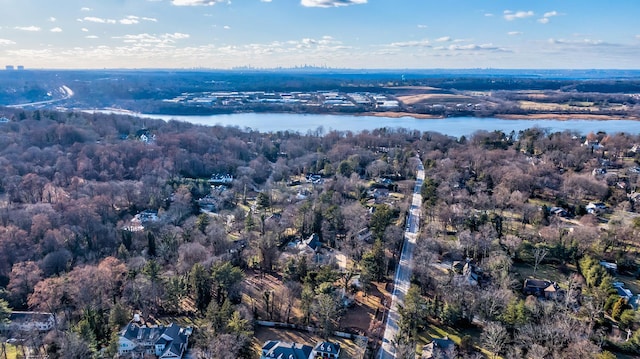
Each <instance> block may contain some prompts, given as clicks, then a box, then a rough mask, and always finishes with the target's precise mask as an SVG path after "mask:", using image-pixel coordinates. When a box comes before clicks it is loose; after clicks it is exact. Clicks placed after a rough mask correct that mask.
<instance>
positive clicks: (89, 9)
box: [80, 7, 91, 11]
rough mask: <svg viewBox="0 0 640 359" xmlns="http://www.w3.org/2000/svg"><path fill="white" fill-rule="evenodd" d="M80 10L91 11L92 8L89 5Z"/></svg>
mask: <svg viewBox="0 0 640 359" xmlns="http://www.w3.org/2000/svg"><path fill="white" fill-rule="evenodd" d="M80 11H91V8H89V7H83V8H81V9H80Z"/></svg>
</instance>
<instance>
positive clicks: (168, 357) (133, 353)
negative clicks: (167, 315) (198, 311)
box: [118, 322, 192, 359]
mask: <svg viewBox="0 0 640 359" xmlns="http://www.w3.org/2000/svg"><path fill="white" fill-rule="evenodd" d="M191 333H192V329H191V328H189V327H187V328H182V327H180V326H179V325H177V324H174V323H171V324H170V325H168V326H164V325H160V326H155V325H154V326H146V325H139V324H138V323H135V322H131V323H129V324H128V325H127V326H126V327H125V328H124V329H123V330H122V331H121V332H120V338H119V339H118V355H119V356H120V357H122V358H145V355H146V356H148V355H155V356H156V357H157V358H160V359H180V358H182V355H183V354H184V352H185V350H186V349H187V345H188V344H189V336H190V335H191Z"/></svg>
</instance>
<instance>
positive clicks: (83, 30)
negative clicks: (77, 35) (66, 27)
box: [80, 27, 89, 32]
mask: <svg viewBox="0 0 640 359" xmlns="http://www.w3.org/2000/svg"><path fill="white" fill-rule="evenodd" d="M80 30H82V32H89V29H87V28H86V27H83V28H82V29H80Z"/></svg>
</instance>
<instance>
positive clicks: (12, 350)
mask: <svg viewBox="0 0 640 359" xmlns="http://www.w3.org/2000/svg"><path fill="white" fill-rule="evenodd" d="M6 348H7V353H6V354H7V359H16V358H17V357H18V348H16V347H15V346H13V345H11V344H7V345H6Z"/></svg>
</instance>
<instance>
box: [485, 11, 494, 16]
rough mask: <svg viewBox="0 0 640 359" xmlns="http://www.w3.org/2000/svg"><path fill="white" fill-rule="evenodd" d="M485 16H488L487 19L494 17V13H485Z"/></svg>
mask: <svg viewBox="0 0 640 359" xmlns="http://www.w3.org/2000/svg"><path fill="white" fill-rule="evenodd" d="M484 16H486V17H493V14H492V13H490V12H488V13H485V14H484Z"/></svg>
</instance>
